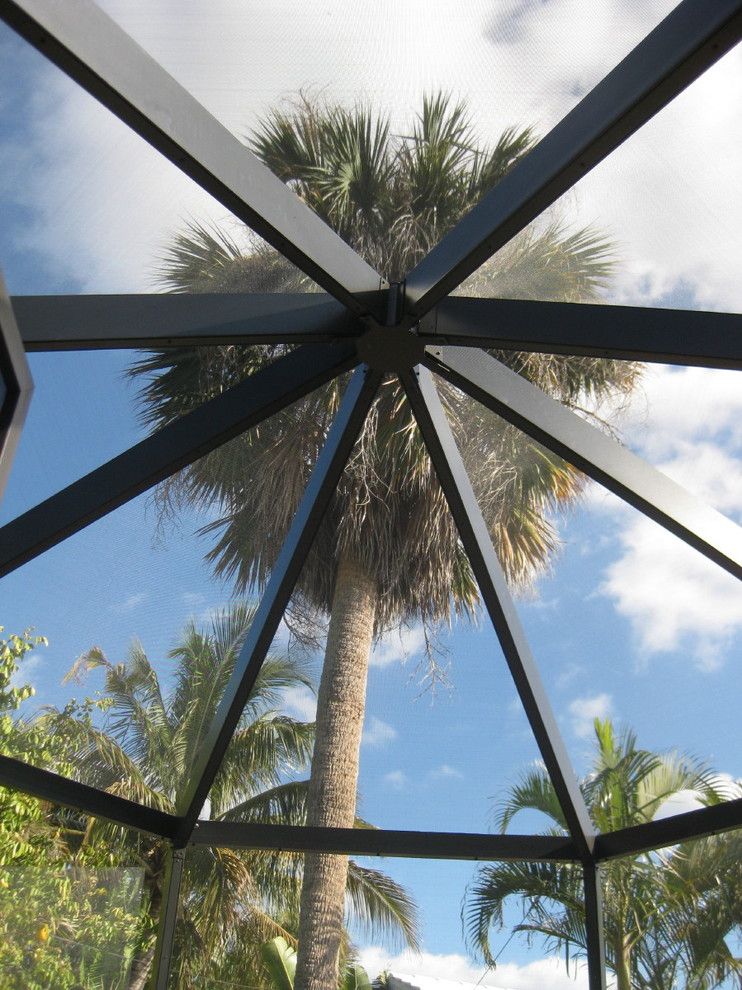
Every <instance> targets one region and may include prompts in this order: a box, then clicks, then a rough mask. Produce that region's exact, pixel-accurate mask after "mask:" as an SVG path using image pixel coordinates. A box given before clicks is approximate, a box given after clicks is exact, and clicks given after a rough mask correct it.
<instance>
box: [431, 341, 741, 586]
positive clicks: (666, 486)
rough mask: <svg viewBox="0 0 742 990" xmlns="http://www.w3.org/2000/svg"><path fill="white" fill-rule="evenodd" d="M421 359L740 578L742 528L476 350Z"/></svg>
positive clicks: (443, 351)
mask: <svg viewBox="0 0 742 990" xmlns="http://www.w3.org/2000/svg"><path fill="white" fill-rule="evenodd" d="M425 360H426V364H427V365H428V366H429V367H430V368H431V369H432V370H433V371H435V372H437V373H438V374H439V375H441V376H442V377H443V378H445V379H446V380H447V381H449V382H451V384H452V385H455V386H456V387H457V388H460V389H462V391H464V392H466V393H468V394H469V395H470V396H471V397H472V398H474V399H476V400H477V401H479V402H481V403H482V404H483V405H485V406H487V408H489V409H491V410H492V411H493V412H495V413H497V414H498V415H499V416H502V418H503V419H505V420H507V421H508V422H509V423H512V424H513V425H514V426H517V427H518V429H520V430H522V431H523V432H524V433H526V434H527V435H528V436H530V437H532V438H533V439H534V440H537V441H538V442H539V443H541V444H543V446H544V447H547V448H548V449H549V450H552V451H554V453H556V454H558V455H559V456H560V457H563V458H564V459H565V460H566V461H568V462H569V463H570V464H573V465H574V466H575V467H576V468H578V469H579V470H580V471H584V472H585V474H587V475H588V476H589V477H591V478H593V479H594V480H595V481H597V482H599V483H600V484H601V485H603V486H604V487H606V488H607V489H608V490H609V491H612V492H613V493H614V494H616V495H618V496H619V497H620V498H622V499H624V501H626V502H628V503H629V504H630V505H633V506H634V507H635V508H636V509H639V511H640V512H643V513H644V515H646V516H648V517H649V518H650V519H653V520H654V521H655V522H657V523H659V524H660V525H661V526H664V528H665V529H667V530H669V531H670V532H671V533H674V534H675V535H676V536H679V537H680V539H682V540H684V541H685V542H686V543H688V544H689V545H690V546H692V547H694V548H695V549H696V550H698V551H700V553H702V554H704V556H706V557H708V558H709V559H710V560H713V561H714V563H715V564H718V565H719V566H720V567H723V568H724V570H726V571H729V573H730V574H733V575H734V576H735V577H737V578H742V528H740V527H739V526H737V525H736V523H733V522H732V521H731V520H730V519H727V518H726V516H723V515H721V513H719V512H717V511H716V510H715V509H712V508H710V507H709V506H707V505H705V504H704V503H703V502H701V501H700V500H699V499H697V498H694V497H693V496H692V495H690V494H688V492H686V490H685V489H684V488H682V487H681V486H680V485H678V484H676V483H675V482H674V481H672V480H671V479H670V478H668V477H667V476H666V475H664V474H662V473H661V472H660V471H658V470H657V469H656V468H653V467H652V466H651V465H650V464H648V463H647V462H646V461H644V460H642V458H641V457H637V456H636V454H633V453H632V452H631V451H630V450H628V449H627V448H626V447H622V446H621V445H620V444H619V443H617V442H616V441H615V440H613V439H612V438H611V437H608V436H606V435H605V434H604V433H602V432H601V431H600V430H598V429H596V427H594V426H592V425H591V424H590V423H587V422H585V420H584V419H582V418H581V417H579V416H577V415H576V414H575V413H573V412H572V411H571V410H570V409H567V407H566V406H564V405H562V403H561V402H558V401H557V400H556V399H552V398H551V397H550V396H548V395H546V393H545V392H543V391H542V390H541V389H540V388H537V387H536V386H535V385H532V384H531V383H530V382H528V381H526V379H525V378H523V377H522V376H521V375H518V374H516V372H514V371H511V370H510V368H507V367H506V366H505V365H504V364H502V363H501V362H500V361H497V360H495V358H493V357H490V356H489V355H488V354H485V353H483V352H482V351H481V350H471V349H469V348H463V347H442V348H428V350H427V352H426V359H425Z"/></svg>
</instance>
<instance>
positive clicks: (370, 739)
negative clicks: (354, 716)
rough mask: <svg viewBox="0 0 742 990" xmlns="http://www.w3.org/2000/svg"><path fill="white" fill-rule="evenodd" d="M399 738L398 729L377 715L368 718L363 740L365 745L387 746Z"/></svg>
mask: <svg viewBox="0 0 742 990" xmlns="http://www.w3.org/2000/svg"><path fill="white" fill-rule="evenodd" d="M396 738H397V730H396V729H395V728H394V726H393V725H389V724H388V722H384V721H382V719H380V718H377V717H376V716H375V715H371V716H370V717H368V718H367V719H366V724H365V726H364V728H363V736H362V738H361V742H362V743H363V745H364V746H385V745H386V744H387V743H389V742H391V741H392V740H393V739H396Z"/></svg>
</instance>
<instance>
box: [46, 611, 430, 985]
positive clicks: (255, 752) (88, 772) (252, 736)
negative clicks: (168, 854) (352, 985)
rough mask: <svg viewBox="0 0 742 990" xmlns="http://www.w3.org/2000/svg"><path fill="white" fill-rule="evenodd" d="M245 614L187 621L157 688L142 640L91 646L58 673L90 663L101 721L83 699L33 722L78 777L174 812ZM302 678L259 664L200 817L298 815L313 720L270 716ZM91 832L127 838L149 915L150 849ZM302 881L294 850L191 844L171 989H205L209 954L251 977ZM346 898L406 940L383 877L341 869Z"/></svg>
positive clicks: (279, 660) (145, 954)
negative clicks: (113, 647)
mask: <svg viewBox="0 0 742 990" xmlns="http://www.w3.org/2000/svg"><path fill="white" fill-rule="evenodd" d="M253 614H254V609H253V608H252V607H249V606H247V605H245V604H242V603H238V604H235V605H233V606H232V607H231V608H230V609H229V610H228V611H226V612H223V613H221V614H219V615H217V616H216V617H215V618H214V620H213V623H212V626H211V629H210V630H209V631H207V632H205V631H203V630H200V629H199V628H197V627H196V625H195V624H194V623H193V622H191V623H190V624H189V625H188V626H187V627H186V629H185V630H184V633H183V635H182V637H181V638H180V640H179V641H178V643H177V644H176V646H175V647H174V648H173V650H172V651H171V653H170V657H171V659H172V660H174V661H175V664H174V668H173V673H172V686H171V688H170V690H169V691H168V692H163V689H162V686H161V683H160V679H159V678H158V676H157V673H156V671H155V669H154V668H153V667H152V665H151V663H150V661H149V659H148V658H147V655H146V653H145V652H144V649H143V647H142V646H141V644H139V643H134V645H133V646H132V648H131V650H130V652H129V656H128V658H127V660H126V661H125V662H123V663H117V664H114V663H111V662H110V661H109V660H108V659H107V657H106V656H105V655H104V653H103V651H102V650H101V649H100V648H98V647H95V648H93V649H92V650H90V651H88V652H87V653H85V654H84V655H83V656H81V657H80V658H79V659H78V660H77V661H76V662H75V664H74V665H73V667H72V669H71V670H70V672H69V674H68V675H67V676H68V678H75V679H79V678H81V677H83V676H84V675H85V674H86V673H87V672H88V671H90V670H92V669H95V668H102V669H103V670H104V671H105V689H104V693H103V698H102V699H101V700H99V701H97V702H96V703H95V706H94V707H95V708H97V709H99V710H102V711H103V712H104V721H103V724H102V725H99V724H97V722H98V721H99V720H98V719H96V718H94V710H93V707H91V704H90V703H89V702H87V703H85V704H83V705H82V706H80V705H75V704H74V703H73V704H70V705H69V706H67V707H66V708H65V709H64V710H62V711H60V710H57V709H52V708H47V709H45V710H44V711H43V713H42V714H41V716H40V718H39V724H40V727H41V728H42V729H43V730H45V732H47V733H48V734H49V737H50V738H51V739H60V740H63V741H64V742H65V746H66V752H68V753H69V752H72V753H74V760H73V762H74V766H75V768H76V772H77V775H78V777H79V779H80V780H82V781H84V782H85V783H87V784H91V785H93V786H95V787H98V788H100V789H102V790H106V791H108V792H109V793H113V794H118V795H120V796H122V797H126V798H128V799H130V800H134V801H139V802H140V803H143V804H146V805H148V806H150V807H156V808H159V809H161V810H163V811H167V812H171V813H174V811H175V804H176V798H177V795H178V793H179V791H180V789H181V788H182V787H183V786H185V783H186V781H187V780H188V775H189V773H190V769H191V767H192V766H193V764H194V762H195V759H196V755H197V753H198V750H199V747H200V746H201V745H202V743H203V740H204V737H205V735H206V733H207V732H208V729H209V726H210V724H211V720H212V718H213V716H214V713H215V711H216V707H217V705H218V703H219V701H220V699H221V696H222V693H223V691H224V687H225V684H226V682H227V680H228V679H229V677H230V675H231V673H232V669H233V667H234V663H235V660H236V657H237V656H238V654H239V651H240V648H241V645H242V643H243V641H244V638H245V636H246V635H247V631H248V629H249V627H250V624H251V622H252V618H253ZM299 686H303V687H310V686H311V682H310V680H309V678H308V676H307V673H306V671H305V670H304V669H303V668H302V666H301V664H299V663H297V661H296V660H294V659H291V658H289V657H288V656H286V655H280V654H273V655H270V656H269V657H268V658H267V659H266V662H265V663H264V664H263V667H262V670H261V672H260V675H259V677H258V679H257V681H256V683H255V688H254V690H253V692H252V695H251V696H250V699H249V701H248V703H247V705H246V707H245V710H244V712H243V714H242V718H241V720H240V723H239V725H238V728H237V731H236V733H235V735H234V738H233V740H232V742H231V744H230V747H229V749H228V751H227V754H226V756H225V759H224V762H223V764H222V766H221V768H220V771H219V774H218V775H217V777H216V778H215V780H214V784H213V787H212V788H211V792H210V795H209V801H208V807H207V808H205V809H204V813H205V815H206V816H207V817H210V818H212V819H216V820H222V821H243V822H247V821H252V822H271V821H281V822H288V823H291V824H304V823H305V822H306V795H307V782H306V781H305V780H297V779H292V778H295V777H296V775H297V773H299V772H300V771H301V770H303V769H305V768H306V765H307V763H308V760H309V757H310V754H311V750H312V744H313V741H314V725H313V724H312V723H306V722H299V721H296V720H295V719H293V718H290V717H289V716H288V715H285V714H281V712H280V706H281V703H282V698H283V695H284V692H285V691H286V690H288V689H291V688H296V687H299ZM363 824H365V823H363ZM99 840H100V841H101V842H103V843H104V844H106V843H107V844H108V845H109V846H113V847H114V848H115V847H116V845H117V844H118V846H119V847H122V846H126V845H130V844H132V843H134V844H135V845H136V846H137V856H138V857H139V861H140V862H141V863H142V864H143V866H144V868H145V878H146V882H147V888H148V895H149V901H150V913H151V914H152V915H153V916H156V913H157V911H158V910H159V905H160V902H161V898H162V878H163V856H162V852H163V850H162V847H161V844H160V843H157V842H155V841H154V840H150V839H144V838H142V837H139V836H132V835H131V834H129V833H123V831H122V830H120V829H117V828H115V827H114V826H112V825H108V824H106V823H104V822H99V821H94V822H93V824H92V826H91V827H90V828H89V829H88V831H87V833H86V838H85V841H86V842H87V843H88V844H89V845H90V846H91V847H95V844H96V842H97V841H99ZM300 885H301V858H300V857H297V856H296V855H293V854H287V853H275V854H268V853H262V852H242V851H233V850H229V849H207V848H204V847H194V848H193V849H192V850H189V853H188V861H187V870H186V880H185V882H184V893H183V896H182V897H181V905H180V926H179V932H180V939H179V946H178V952H177V956H176V959H177V963H176V965H177V971H178V986H179V987H184V988H185V987H190V986H194V987H195V986H199V985H203V984H202V982H200V981H201V980H202V979H203V977H204V975H205V974H206V973H207V972H208V973H211V974H212V975H213V973H214V972H215V967H217V966H218V965H219V961H220V960H226V962H225V965H227V964H233V963H234V959H233V957H234V956H235V954H239V957H240V964H241V966H242V968H243V970H244V971H245V972H248V971H250V972H252V973H253V977H254V979H258V978H259V974H260V972H261V963H260V953H259V947H260V945H261V944H262V943H263V942H265V941H266V940H267V939H270V938H272V937H275V936H277V935H281V936H285V937H288V938H289V939H292V940H294V939H295V934H294V932H293V930H292V926H295V919H296V917H297V915H298V896H299V889H300ZM347 906H348V910H349V911H350V913H351V916H353V917H354V918H355V919H356V920H359V921H360V922H361V923H364V922H365V923H366V924H367V926H369V927H370V928H371V929H372V930H375V931H376V932H377V933H378V932H386V933H391V934H392V935H393V936H396V937H397V939H398V940H403V941H405V942H406V943H408V944H412V945H415V944H416V923H415V913H414V908H413V906H412V903H411V902H410V900H409V898H408V897H407V895H406V894H405V893H404V891H403V890H402V889H401V888H400V887H398V886H397V885H396V884H395V883H394V882H393V881H391V880H390V879H389V878H388V877H386V876H385V875H384V874H381V873H378V872H377V871H374V870H369V869H366V868H364V867H361V866H359V865H358V864H356V863H353V864H351V869H350V876H349V887H348V900H347ZM277 919H280V920H277ZM292 919H294V920H293V921H292ZM153 951H154V946H153V943H152V939H151V938H150V939H149V940H148V942H147V944H146V945H145V946H144V947H143V951H142V953H141V954H140V956H139V958H138V959H137V960H136V962H135V965H134V969H133V973H132V978H131V982H130V990H140V988H142V987H143V986H144V985H145V983H146V980H147V977H148V973H149V969H150V966H151V962H152V957H153ZM227 957H232V958H231V961H230V959H228V958H227Z"/></svg>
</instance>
